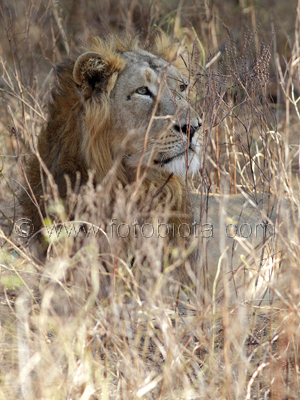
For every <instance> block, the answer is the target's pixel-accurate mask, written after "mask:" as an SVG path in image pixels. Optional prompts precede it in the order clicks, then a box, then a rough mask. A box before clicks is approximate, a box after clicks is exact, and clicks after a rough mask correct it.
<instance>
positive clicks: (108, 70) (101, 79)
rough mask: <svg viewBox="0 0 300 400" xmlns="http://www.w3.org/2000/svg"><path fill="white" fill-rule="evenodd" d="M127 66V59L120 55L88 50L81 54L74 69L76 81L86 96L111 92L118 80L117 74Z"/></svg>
mask: <svg viewBox="0 0 300 400" xmlns="http://www.w3.org/2000/svg"><path fill="white" fill-rule="evenodd" d="M124 66H125V61H124V60H123V59H122V58H121V57H119V56H118V55H109V56H108V55H105V54H101V53H96V52H87V53H84V54H82V55H81V56H79V57H78V58H77V60H76V62H75V65H74V69H73V78H74V81H75V82H76V83H77V85H79V86H80V87H81V89H82V91H83V93H84V97H85V98H88V97H91V96H92V94H93V92H94V91H95V90H96V91H97V93H101V92H106V93H108V92H110V91H111V90H112V88H113V86H114V83H115V81H116V75H117V73H118V72H120V71H121V70H122V69H123V68H124Z"/></svg>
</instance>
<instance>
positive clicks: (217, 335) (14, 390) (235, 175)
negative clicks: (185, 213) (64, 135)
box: [0, 0, 300, 399]
mask: <svg viewBox="0 0 300 400" xmlns="http://www.w3.org/2000/svg"><path fill="white" fill-rule="evenodd" d="M271 6H272V9H273V13H272V15H271V17H270V12H269V10H270V7H271ZM286 8H287V7H286V4H285V5H284V6H283V5H282V2H281V1H279V0H278V1H275V2H274V1H269V2H267V1H266V2H264V3H263V6H262V5H260V4H258V2H255V1H254V0H250V1H249V2H248V1H242V0H240V1H237V2H229V1H228V2H227V1H225V2H221V1H215V2H211V3H209V2H206V1H203V2H202V1H201V2H199V3H195V2H192V1H179V2H177V1H173V2H169V1H168V2H167V1H166V2H165V1H163V2H161V1H153V2H150V1H149V2H147V1H143V2H142V3H140V2H137V1H135V0H133V1H129V0H128V1H127V0H122V1H121V2H116V1H105V2H103V1H98V2H95V1H94V2H91V1H86V2H83V1H78V2H71V1H68V0H66V1H64V2H55V1H48V2H47V1H45V0H42V1H39V2H37V1H32V2H28V3H26V2H20V1H18V0H15V1H13V2H8V1H5V0H3V1H2V2H1V4H0V12H1V24H0V32H1V37H2V41H1V47H0V56H1V64H2V75H1V81H0V93H1V100H0V101H1V102H0V110H1V120H0V145H1V152H0V154H1V164H0V166H1V167H0V168H1V169H0V171H1V181H0V188H1V190H0V199H1V209H0V213H1V215H0V223H1V231H0V243H1V248H0V274H1V275H0V279H1V286H0V288H1V292H0V299H1V303H0V310H1V312H0V315H1V325H0V338H1V339H0V357H1V362H0V398H1V399H2V398H3V399H22V398H24V399H108V398H111V399H138V398H142V399H147V398H155V399H156V398H157V399H187V398H189V399H202V398H211V399H231V398H232V399H233V398H234V399H294V398H298V397H299V394H300V389H299V356H300V354H299V353H298V351H299V344H300V338H299V322H300V321H299V301H298V300H299V284H298V282H299V262H298V260H299V250H300V247H299V239H298V222H297V215H296V212H295V214H293V212H294V209H295V208H294V206H298V203H299V200H298V199H299V190H298V185H299V182H298V173H299V134H298V129H297V126H298V124H299V119H300V116H299V105H298V103H299V59H300V58H299V35H300V31H299V18H300V17H299V11H300V4H298V5H297V3H296V2H292V1H291V2H290V8H291V10H290V9H289V10H286ZM259 21H260V22H259ZM246 26H248V27H246ZM159 29H162V30H164V31H166V32H168V33H169V34H171V35H174V37H176V38H177V39H178V40H180V41H182V43H183V44H184V45H185V46H187V47H188V49H189V51H190V54H191V74H192V76H193V79H194V80H195V97H194V100H193V101H194V105H195V108H196V109H197V110H198V111H199V112H200V113H201V114H203V121H204V126H205V132H206V139H207V141H206V148H205V151H204V165H203V168H202V169H201V171H199V174H198V176H196V177H194V179H193V181H192V182H190V183H189V185H190V188H191V190H198V191H199V193H201V195H203V201H202V203H201V205H202V207H203V210H200V211H201V212H204V209H205V195H207V194H208V193H209V192H210V193H229V194H232V195H235V194H240V193H244V195H245V196H247V198H248V199H250V200H251V201H252V203H253V204H254V208H255V205H256V204H258V199H259V198H260V196H261V195H262V194H263V195H266V196H267V195H269V194H270V193H272V196H273V198H275V199H276V201H277V203H276V204H279V205H282V204H284V207H286V208H289V209H290V210H291V213H292V215H291V216H289V218H287V217H286V216H285V215H286V214H285V213H284V212H285V210H282V211H280V208H279V207H277V215H278V217H277V219H275V221H274V222H275V226H276V230H275V235H274V238H273V240H274V241H273V243H275V244H274V246H273V247H272V246H271V247H270V250H269V255H268V263H269V264H268V265H269V266H270V271H271V274H273V275H274V276H278V277H279V278H278V279H277V280H274V281H273V280H271V281H268V282H265V287H266V288H267V289H268V290H269V292H270V293H271V296H270V301H269V302H267V304H265V303H264V304H261V303H260V302H256V303H251V302H246V301H241V299H238V300H239V301H234V302H233V303H230V301H229V298H230V295H231V293H228V290H227V289H226V285H225V287H224V292H223V296H222V297H221V300H219V301H217V296H216V293H213V295H212V296H207V297H205V299H203V298H202V297H201V296H198V295H197V293H198V292H197V290H198V288H197V282H194V285H191V286H190V287H186V288H185V293H186V295H187V296H188V297H189V298H190V300H189V301H187V298H186V297H185V298H184V301H185V303H184V304H181V302H180V301H179V302H178V300H177V299H175V301H174V302H175V307H174V304H173V303H172V301H170V300H169V298H168V297H167V296H165V295H164V294H163V293H165V292H164V290H163V288H164V287H166V288H169V287H171V286H172V284H173V281H172V277H171V275H170V274H169V273H168V272H169V271H171V270H172V269H176V268H178V266H180V265H185V268H186V269H187V270H188V268H189V264H188V261H187V249H185V248H183V249H181V248H178V249H174V250H173V258H172V259H171V261H170V260H165V264H166V265H165V271H164V273H162V272H161V271H162V261H161V259H162V247H160V243H159V242H157V241H155V240H149V241H147V242H145V241H144V242H142V241H141V242H139V241H136V242H135V245H134V247H133V248H132V249H131V253H129V254H128V255H127V256H126V257H124V256H123V255H121V252H120V243H119V241H120V238H118V237H116V236H115V237H111V238H109V239H110V245H111V253H110V254H109V255H103V254H98V247H97V240H98V237H96V235H95V234H90V236H89V237H86V235H84V234H83V236H82V237H81V241H80V245H78V244H77V243H78V240H76V232H75V231H74V230H73V231H72V232H71V231H68V230H62V231H59V235H57V232H56V231H55V230H54V231H52V232H53V233H52V234H51V235H50V236H49V235H48V237H50V239H49V241H50V245H51V246H50V247H51V254H50V253H49V254H48V256H47V258H46V260H45V261H44V262H43V264H42V265H41V264H40V263H38V262H37V261H36V259H35V257H34V254H33V253H32V252H31V249H30V246H29V244H30V243H29V244H28V243H26V240H25V239H26V238H27V237H28V234H29V233H30V232H29V231H28V229H30V226H28V225H27V224H26V223H24V221H23V220H21V218H22V214H21V210H20V206H19V194H20V192H21V191H22V187H23V185H24V181H25V174H24V171H25V164H26V159H27V158H28V156H29V154H30V153H31V152H32V151H35V148H36V141H37V135H38V133H39V131H40V129H41V126H42V124H43V123H44V122H45V121H46V120H47V108H46V104H47V100H48V98H49V91H50V87H51V82H52V78H53V72H52V67H53V66H54V65H55V63H56V62H59V61H61V60H62V59H63V58H64V57H65V56H66V55H68V53H69V52H70V49H71V48H72V47H74V46H76V45H79V44H80V43H81V42H82V41H85V40H87V38H88V36H89V35H91V34H99V35H102V34H105V33H107V32H115V33H118V34H122V33H124V32H129V33H131V34H135V33H139V34H140V36H141V37H142V39H143V40H148V39H149V38H151V35H152V34H153V32H154V31H155V30H159ZM88 195H89V196H90V199H91V200H90V206H91V208H90V209H91V210H92V211H91V213H92V214H91V215H92V217H91V215H89V218H90V219H89V220H93V221H94V220H95V221H97V226H99V225H101V224H105V214H102V215H99V208H98V206H99V204H103V202H104V201H105V196H104V195H103V193H102V192H101V190H100V191H98V192H96V193H95V192H94V191H93V190H92V189H91V191H90V192H89V193H88ZM103 196H104V198H103ZM120 196H121V195H120ZM283 200H284V203H282V201H283ZM119 204H120V218H121V219H122V220H124V221H125V220H126V218H129V217H131V215H130V211H128V210H130V204H129V205H128V208H124V207H123V205H122V204H123V202H122V198H121V197H120V203H119ZM229 204H230V199H229ZM286 205H288V206H286ZM227 206H228V208H229V207H230V205H227ZM225 208H226V207H225ZM97 211H98V212H97ZM85 217H87V216H86V215H84V214H80V215H78V218H77V219H80V220H82V219H84V218H85ZM101 218H102V219H101ZM279 223H280V224H279ZM65 226H67V228H68V229H69V228H70V229H71V228H72V227H73V229H74V225H65ZM75 229H78V227H76V226H75ZM277 242H281V243H282V242H283V243H284V246H285V249H286V250H285V253H284V254H278V253H277V251H276V243H277ZM76 245H77V246H78V247H77V248H76ZM74 248H75V251H74ZM205 251H206V252H211V249H210V248H209V247H207V248H206V250H205ZM253 251H257V255H258V257H261V258H262V259H263V260H264V259H265V258H266V257H265V254H263V253H262V250H256V249H254V250H253ZM203 254H205V252H203ZM104 257H105V259H106V263H108V264H110V265H111V267H112V269H113V271H114V280H113V286H111V287H109V288H108V293H106V296H102V297H99V296H98V292H99V282H102V280H104V279H106V276H105V275H106V271H105V270H104V269H103V268H102V265H103V262H102V261H103V258H104ZM219 261H220V260H219V259H216V260H215V264H216V265H219ZM201 263H202V264H201V268H202V270H201V273H202V276H205V275H207V274H209V271H207V269H206V263H205V256H203V257H202V259H201ZM220 265H221V264H220ZM262 265H263V262H262ZM227 267H228V268H229V266H228V265H227ZM218 272H219V273H221V272H220V270H219V271H218ZM256 278H257V277H254V281H255V279H256ZM200 283H201V284H202V282H200ZM173 300H174V299H173ZM180 300H181V299H180Z"/></svg>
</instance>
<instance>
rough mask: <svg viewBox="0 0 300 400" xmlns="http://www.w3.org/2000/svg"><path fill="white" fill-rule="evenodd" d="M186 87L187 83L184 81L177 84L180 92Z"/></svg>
mask: <svg viewBox="0 0 300 400" xmlns="http://www.w3.org/2000/svg"><path fill="white" fill-rule="evenodd" d="M186 88H187V85H186V84H185V83H181V84H180V85H179V90H180V91H181V92H184V91H185V89H186Z"/></svg>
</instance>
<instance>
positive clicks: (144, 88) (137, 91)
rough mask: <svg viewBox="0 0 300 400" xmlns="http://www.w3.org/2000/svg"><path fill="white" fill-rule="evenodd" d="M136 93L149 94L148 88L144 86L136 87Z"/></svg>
mask: <svg viewBox="0 0 300 400" xmlns="http://www.w3.org/2000/svg"><path fill="white" fill-rule="evenodd" d="M136 93H138V94H142V95H145V94H149V89H148V88H147V87H146V86H141V87H139V88H138V89H136Z"/></svg>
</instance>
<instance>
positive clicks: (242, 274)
mask: <svg viewBox="0 0 300 400" xmlns="http://www.w3.org/2000/svg"><path fill="white" fill-rule="evenodd" d="M180 51H181V48H180V46H177V45H176V46H172V45H171V42H170V40H169V39H168V38H167V37H166V36H163V35H162V36H157V37H156V40H154V41H153V43H152V44H150V45H147V46H142V45H141V44H140V43H139V41H138V40H137V39H136V38H133V39H132V38H131V39H124V40H121V39H120V38H118V37H115V36H110V37H108V38H106V39H101V38H98V37H96V38H93V40H92V41H91V44H90V45H88V46H86V47H85V48H83V49H82V51H81V52H75V53H74V54H73V55H72V56H71V57H70V58H69V59H67V60H65V61H64V62H62V63H61V64H59V65H58V66H57V68H56V82H55V85H54V88H53V90H52V96H51V100H50V103H49V117H48V123H47V124H46V126H45V127H44V128H43V129H42V131H41V134H40V136H39V139H38V147H37V151H36V154H35V155H34V156H33V158H32V159H31V160H30V162H29V165H28V168H27V190H26V193H25V194H24V195H23V197H22V204H23V209H24V213H25V215H26V216H27V218H29V219H30V220H31V221H32V223H33V227H34V228H33V233H34V235H36V234H39V232H41V230H42V228H43V226H44V225H45V221H46V220H47V219H49V218H50V219H51V220H52V221H54V220H55V218H56V216H55V215H54V213H53V211H51V207H50V206H49V205H51V201H52V200H53V198H54V200H55V198H56V197H57V198H59V199H62V200H63V202H64V207H65V208H64V209H65V211H66V212H67V215H68V218H69V219H74V210H73V207H72V206H71V205H70V196H69V193H70V190H71V191H72V192H74V193H76V194H77V195H78V196H79V197H80V194H81V193H82V190H83V191H84V188H85V187H87V186H88V185H89V184H90V182H91V179H92V185H93V186H94V187H95V188H96V187H99V186H100V188H101V189H100V190H101V191H102V193H103V191H106V192H105V197H106V202H107V203H108V208H109V209H110V210H111V211H110V212H108V215H109V216H110V217H111V218H112V217H113V215H114V214H113V212H114V211H113V209H114V206H113V205H114V204H118V202H117V200H118V193H120V191H121V192H122V193H125V195H124V196H125V200H124V201H123V203H125V202H126V198H127V200H128V199H130V201H131V203H134V204H135V205H136V208H135V210H134V212H133V214H134V213H136V218H137V217H138V216H139V217H142V218H147V216H149V215H150V214H151V212H152V211H155V212H157V213H158V214H159V215H160V216H162V215H163V216H164V217H165V219H164V222H168V223H170V224H173V226H175V231H177V232H179V231H178V228H179V227H180V225H182V224H192V225H190V226H193V228H195V225H193V223H194V222H193V221H194V219H195V215H197V216H196V219H197V221H198V222H199V224H202V237H201V235H200V243H199V239H198V243H197V244H196V245H195V243H194V248H195V246H196V247H197V248H198V258H196V257H195V256H194V255H193V256H192V257H190V258H189V263H188V264H187V270H186V271H185V269H184V271H183V275H184V277H183V278H182V274H181V275H180V277H179V279H180V280H182V279H183V281H184V282H185V283H187V282H189V283H191V282H192V285H193V287H194V288H196V289H197V290H196V291H195V292H196V293H201V296H203V297H204V298H207V296H206V295H207V294H208V295H209V298H210V299H211V298H221V297H222V294H223V293H224V290H225V287H224V282H229V283H230V285H231V286H230V288H231V289H230V291H231V292H232V294H236V291H237V288H239V287H241V286H242V287H243V288H244V289H245V290H246V291H247V290H248V292H249V287H252V286H253V285H254V286H255V288H256V287H257V286H258V284H257V282H258V277H257V272H258V271H262V269H261V264H262V262H261V260H262V259H263V258H266V257H265V255H266V252H264V249H265V244H266V240H267V239H268V240H269V242H270V240H271V239H272V237H271V239H270V236H272V235H268V237H266V235H265V233H266V232H265V228H264V227H263V226H262V225H261V224H262V221H266V220H267V221H269V222H270V224H271V225H272V224H273V222H274V218H273V220H272V221H273V222H272V221H271V220H270V219H269V220H268V215H267V217H266V216H265V217H263V216H262V213H261V212H260V200H256V202H255V205H253V202H252V203H251V201H250V202H249V201H245V197H244V196H239V197H237V198H235V199H232V198H230V197H229V199H227V200H226V201H225V200H224V198H221V200H218V197H216V196H210V197H208V201H207V209H206V211H205V213H207V215H208V217H209V218H212V219H207V216H206V214H205V213H203V212H201V209H202V208H203V204H204V203H203V202H202V203H201V201H200V198H201V197H202V195H199V194H193V193H188V190H187V187H186V176H187V175H192V174H193V173H195V172H197V171H198V170H199V168H200V166H201V163H202V152H203V151H204V141H205V135H204V132H203V128H202V121H201V118H200V116H199V114H198V113H197V112H196V110H195V109H194V108H193V107H192V106H191V102H190V101H189V91H190V86H191V82H190V80H189V73H188V70H187V68H186V62H185V61H184V60H183V57H182V55H181V54H180ZM126 196H127V197H126ZM83 197H84V196H83ZM51 199H52V200H51ZM190 200H192V201H190ZM76 201H77V200H76ZM225 203H226V204H227V208H226V210H229V211H228V215H229V217H230V218H229V220H228V221H227V223H226V224H225V223H224V221H225V220H226V218H227V217H225V214H224V212H223V214H222V212H221V211H220V210H222V207H224V204H225ZM117 207H118V205H117ZM115 208H116V207H115ZM204 208H206V207H204ZM199 210H200V213H199ZM242 211H243V213H242ZM109 213H110V214H109ZM75 214H76V213H75ZM221 215H223V217H222V218H223V225H224V226H226V229H227V230H226V231H224V232H223V231H222V232H223V233H222V234H217V232H218V229H217V227H220V232H221V229H223V227H221V225H222V218H221ZM241 216H243V217H244V219H243V220H242V222H240V224H237V226H243V229H246V230H247V229H248V230H249V229H254V231H253V234H252V231H251V235H249V237H247V238H246V239H248V241H249V240H250V239H251V240H252V239H253V238H254V239H255V241H254V243H253V244H251V246H252V247H251V246H250V247H249V245H248V244H247V243H245V235H246V234H247V232H246V231H240V232H239V233H242V235H240V236H242V237H240V238H238V235H235V234H234V232H233V231H232V230H235V229H236V228H235V226H236V222H235V221H238V220H239V219H240V218H241ZM124 218H125V217H124ZM124 221H125V219H124ZM207 223H208V224H210V225H207ZM271 225H270V226H271ZM272 226H273V225H272ZM272 229H273V228H272ZM223 230H224V229H223ZM203 232H204V233H203ZM206 232H207V233H206ZM243 232H246V233H243ZM211 233H212V235H211V236H210V234H211ZM257 233H259V234H258V236H257ZM267 233H268V232H267ZM205 235H208V236H207V237H206V236H205ZM177 236H180V235H177ZM182 236H183V237H186V236H185V235H184V234H183V235H182ZM194 236H197V238H199V235H194ZM235 236H236V237H235ZM225 237H226V241H225V240H223V238H225ZM175 239H176V238H175ZM192 239H194V238H192ZM191 242H193V241H189V242H188V244H187V242H186V244H187V246H186V247H189V244H190V243H191ZM126 243H127V244H128V240H127V241H126ZM176 243H177V242H176V240H172V241H171V244H172V246H173V247H174V246H175V245H176ZM237 247H238V250H237V251H236V248H237ZM129 248H130V243H129ZM257 248H258V249H260V251H262V253H259V252H258V253H256V254H258V256H254V249H257ZM261 249H263V250H261ZM126 250H128V247H127V249H126ZM225 250H226V251H225ZM195 253H197V251H196V252H194V253H193V254H195ZM259 254H262V256H261V257H260V256H259ZM272 254H275V252H273V253H272ZM225 256H226V257H225ZM241 256H244V258H241ZM225 259H227V264H226V265H227V267H226V268H227V269H228V271H227V272H226V277H225V280H224V279H223V278H224V276H225V275H224V273H223V272H222V268H223V267H222V265H223V264H224V260H225ZM189 265H191V266H192V268H189ZM270 268H271V267H270ZM270 268H269V269H268V268H267V272H268V271H270ZM223 270H224V268H223ZM202 271H204V272H203V273H202ZM177 277H178V276H177ZM260 277H262V280H263V281H264V284H263V285H262V291H261V292H260V293H259V294H258V297H259V298H262V296H263V295H262V293H264V292H265V288H266V287H267V284H268V281H266V279H265V277H264V275H263V272H260ZM185 278H186V279H185ZM227 278H228V279H227ZM245 282H246V285H245ZM266 282H267V283H266ZM265 283H266V284H265ZM199 285H200V286H201V288H200V289H199ZM249 285H250V286H249ZM251 285H252V286H251ZM225 286H226V285H225ZM198 289H199V290H198ZM245 290H244V292H245ZM225 291H226V290H225ZM250 292H251V290H250ZM254 292H255V295H256V294H257V291H254ZM251 293H252V294H253V292H251ZM251 293H250V297H251ZM220 296H221V297H220ZM230 296H231V294H230ZM236 297H238V298H239V294H237V295H236ZM248 297H249V296H248Z"/></svg>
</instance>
